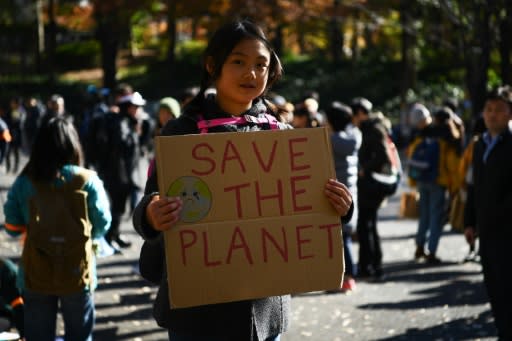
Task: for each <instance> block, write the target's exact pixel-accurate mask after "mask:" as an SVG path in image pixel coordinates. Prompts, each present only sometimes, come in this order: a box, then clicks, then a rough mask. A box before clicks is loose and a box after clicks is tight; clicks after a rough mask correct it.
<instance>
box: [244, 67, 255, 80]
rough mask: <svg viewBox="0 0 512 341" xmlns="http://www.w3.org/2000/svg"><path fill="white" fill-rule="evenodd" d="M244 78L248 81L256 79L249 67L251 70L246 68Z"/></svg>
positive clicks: (253, 71) (252, 69) (253, 70)
mask: <svg viewBox="0 0 512 341" xmlns="http://www.w3.org/2000/svg"><path fill="white" fill-rule="evenodd" d="M244 76H245V77H246V78H249V79H255V78H256V70H255V69H254V68H253V67H251V68H248V69H247V70H246V71H245V74H244Z"/></svg>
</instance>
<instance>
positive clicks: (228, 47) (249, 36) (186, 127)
mask: <svg viewBox="0 0 512 341" xmlns="http://www.w3.org/2000/svg"><path fill="white" fill-rule="evenodd" d="M281 74H282V68H281V63H280V61H279V59H278V57H277V55H276V54H275V52H274V50H273V49H272V48H271V46H270V44H269V43H268V41H267V39H266V38H265V36H264V34H263V32H262V31H261V29H260V28H259V27H258V26H256V25H254V24H253V23H251V22H248V21H237V22H233V23H229V24H226V25H225V26H223V27H221V28H220V29H219V30H218V31H217V32H216V33H215V34H214V35H213V37H212V39H211V41H210V42H209V44H208V47H207V48H206V51H205V59H204V64H203V77H202V81H201V88H200V91H199V93H198V95H197V96H196V97H195V98H194V99H193V100H192V101H191V102H190V103H189V104H188V105H187V106H186V107H185V108H184V113H183V114H182V115H181V116H180V117H179V118H178V119H176V120H172V121H169V122H168V123H167V125H166V126H165V127H164V128H163V131H162V135H184V134H197V133H199V129H198V121H202V120H203V119H206V120H210V119H214V118H233V117H239V116H241V115H251V116H255V117H260V116H261V117H264V116H263V115H264V114H272V115H273V116H275V114H274V113H273V111H271V110H270V109H269V107H268V102H266V100H265V99H264V98H263V95H264V94H265V93H266V92H267V90H268V89H269V88H270V86H271V85H272V84H273V83H274V82H275V81H276V80H278V79H279V78H280V76H281ZM212 87H213V88H214V89H215V90H216V91H215V92H216V95H215V94H211V95H208V96H205V91H206V90H207V89H209V88H212ZM275 123H276V124H277V125H278V127H279V128H280V129H287V128H289V126H288V125H285V124H282V123H278V122H275ZM270 128H271V127H270V124H263V125H262V126H260V125H257V124H254V123H244V124H242V125H238V126H237V125H229V124H227V125H221V126H217V127H211V128H210V129H209V130H208V132H227V131H230V132H235V131H239V132H241V131H251V130H252V131H254V130H262V129H270ZM155 169H156V167H155ZM325 193H326V196H327V198H328V199H329V201H330V202H331V203H332V205H333V206H334V207H335V208H336V210H337V212H338V213H339V214H340V216H344V215H346V214H347V212H349V209H350V207H351V205H352V198H351V196H350V193H349V191H348V189H347V188H346V187H345V186H344V185H342V184H341V183H339V182H337V181H336V180H329V182H328V183H327V184H326V185H325ZM181 208H182V202H181V199H180V198H174V197H160V196H159V195H158V186H157V174H156V172H155V171H153V172H152V174H150V177H149V178H148V181H147V183H146V189H145V196H144V197H143V198H142V200H141V201H140V203H139V205H138V206H137V208H136V209H135V212H134V216H133V223H134V227H135V229H136V230H137V231H138V233H139V234H140V235H141V236H142V237H143V238H144V239H145V240H147V241H153V242H154V243H153V245H155V247H160V248H162V247H163V246H162V245H163V243H162V242H161V240H162V239H163V238H162V236H161V235H162V234H161V232H162V231H165V230H167V229H170V228H172V227H173V226H174V225H175V224H176V222H177V221H178V219H179V215H180V211H181ZM161 252H162V254H163V251H161ZM147 254H149V253H147ZM151 254H153V255H156V254H158V253H157V252H156V253H151ZM153 257H154V258H153V259H154V261H155V263H158V258H160V259H161V258H162V256H160V257H158V256H153ZM143 261H147V262H148V263H151V260H143V259H141V262H143ZM164 268H165V266H164ZM159 269H161V268H159ZM141 271H142V269H141ZM167 293H168V288H167V279H166V276H165V274H164V275H163V276H162V278H161V281H160V287H159V290H158V295H157V298H156V300H155V304H154V305H155V306H154V314H155V318H156V320H157V323H158V324H159V325H160V326H162V327H164V328H167V329H168V330H169V338H170V340H172V341H179V340H183V341H192V340H219V341H228V340H269V341H270V340H272V341H273V340H279V335H280V334H281V333H282V332H283V331H285V330H286V328H287V324H288V314H289V301H290V296H289V295H286V296H279V297H268V298H263V299H257V300H247V301H238V302H231V303H223V304H215V305H205V306H199V307H193V308H183V309H170V307H169V300H168V297H167Z"/></svg>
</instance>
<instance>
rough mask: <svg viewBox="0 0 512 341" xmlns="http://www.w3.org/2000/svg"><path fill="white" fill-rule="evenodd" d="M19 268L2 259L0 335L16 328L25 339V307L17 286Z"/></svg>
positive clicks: (0, 263)
mask: <svg viewBox="0 0 512 341" xmlns="http://www.w3.org/2000/svg"><path fill="white" fill-rule="evenodd" d="M17 276H18V267H17V266H16V265H15V264H14V263H13V262H11V261H10V260H8V259H6V258H0V333H1V332H5V331H9V330H11V328H16V330H17V331H18V333H19V335H20V337H21V338H23V337H24V334H25V328H24V323H23V319H24V317H23V316H24V306H23V298H22V295H21V288H20V287H19V286H18V285H17Z"/></svg>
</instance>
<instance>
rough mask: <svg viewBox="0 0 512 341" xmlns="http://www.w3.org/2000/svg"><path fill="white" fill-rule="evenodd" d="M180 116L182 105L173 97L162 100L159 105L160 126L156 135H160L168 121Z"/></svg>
mask: <svg viewBox="0 0 512 341" xmlns="http://www.w3.org/2000/svg"><path fill="white" fill-rule="evenodd" d="M180 116H181V106H180V103H179V102H178V101H177V100H176V99H174V98H173V97H164V98H162V99H161V100H160V103H159V105H158V126H157V130H156V133H157V134H158V133H159V132H160V130H161V129H162V128H163V127H164V126H165V124H166V123H167V122H168V121H170V120H174V119H177V118H178V117H180Z"/></svg>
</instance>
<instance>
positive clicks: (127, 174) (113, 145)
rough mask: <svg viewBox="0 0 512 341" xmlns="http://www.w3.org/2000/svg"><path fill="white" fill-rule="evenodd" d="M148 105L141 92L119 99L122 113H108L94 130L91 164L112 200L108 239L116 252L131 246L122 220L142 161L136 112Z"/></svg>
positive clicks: (137, 184)
mask: <svg viewBox="0 0 512 341" xmlns="http://www.w3.org/2000/svg"><path fill="white" fill-rule="evenodd" d="M145 104H146V100H145V99H144V98H142V95H141V94H140V93H139V92H134V93H131V94H128V95H126V96H124V97H120V98H119V101H118V103H117V107H118V108H119V112H118V113H116V112H109V113H107V114H105V115H104V116H103V117H102V118H101V119H100V120H98V122H97V123H96V124H95V125H94V130H93V131H91V137H92V139H93V140H91V141H90V142H92V143H93V144H92V146H91V148H92V149H91V150H97V153H95V156H94V158H93V159H92V160H91V163H92V165H93V166H94V168H95V169H96V170H97V172H98V174H99V176H100V178H101V179H102V180H103V182H104V183H105V189H106V190H107V193H108V195H109V198H110V205H111V206H110V208H111V213H112V224H111V227H110V229H109V230H108V232H107V234H106V235H105V240H106V241H107V243H108V244H110V246H111V247H112V248H114V250H115V251H116V253H118V254H119V253H121V249H123V248H128V247H130V246H131V244H132V243H131V242H130V241H129V240H126V239H125V238H123V236H122V234H121V219H122V216H123V214H124V212H125V209H126V204H127V201H128V199H129V198H130V196H131V195H132V193H133V191H134V190H136V189H138V186H139V179H138V178H136V177H137V176H140V174H139V173H138V172H137V170H138V168H137V167H139V163H140V159H141V152H140V129H139V121H138V119H137V112H138V110H139V108H140V107H142V106H144V105H145Z"/></svg>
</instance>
